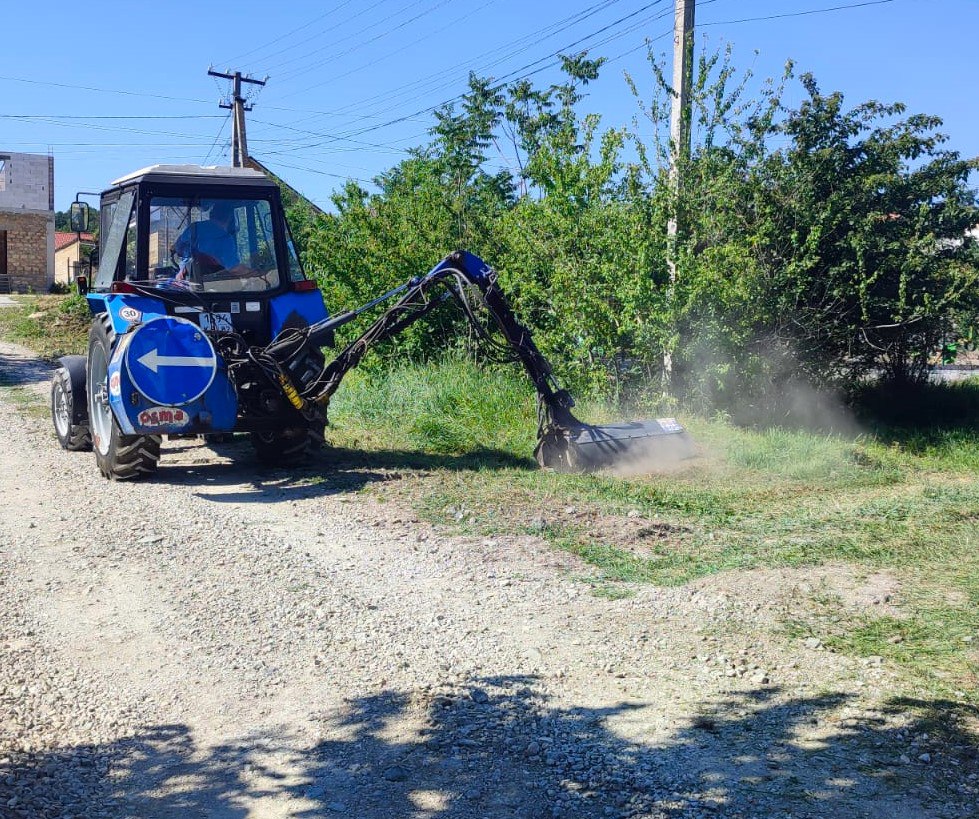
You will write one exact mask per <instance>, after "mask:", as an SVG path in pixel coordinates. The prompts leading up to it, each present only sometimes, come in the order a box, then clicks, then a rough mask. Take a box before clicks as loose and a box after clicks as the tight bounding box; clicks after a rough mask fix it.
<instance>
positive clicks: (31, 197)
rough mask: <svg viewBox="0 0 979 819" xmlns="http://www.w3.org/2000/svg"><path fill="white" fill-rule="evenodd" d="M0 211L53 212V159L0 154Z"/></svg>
mask: <svg viewBox="0 0 979 819" xmlns="http://www.w3.org/2000/svg"><path fill="white" fill-rule="evenodd" d="M0 163H3V168H2V170H0V210H54V185H53V184H52V182H53V179H52V177H53V173H54V158H53V157H50V156H43V155H41V154H15V153H5V152H4V151H2V150H0Z"/></svg>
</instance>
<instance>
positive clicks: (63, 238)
mask: <svg viewBox="0 0 979 819" xmlns="http://www.w3.org/2000/svg"><path fill="white" fill-rule="evenodd" d="M77 240H78V234H77V233H68V232H63V231H60V230H56V231H55V232H54V249H55V251H58V250H64V249H65V248H66V247H68V246H69V245H71V244H73V243H74V242H76V241H77ZM82 241H83V242H94V241H95V236H93V235H92V234H91V233H83V234H82Z"/></svg>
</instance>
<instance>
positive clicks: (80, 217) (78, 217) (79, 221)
mask: <svg viewBox="0 0 979 819" xmlns="http://www.w3.org/2000/svg"><path fill="white" fill-rule="evenodd" d="M88 221H89V207H88V203H87V202H72V203H71V229H72V230H73V231H75V233H84V232H85V231H87V230H88Z"/></svg>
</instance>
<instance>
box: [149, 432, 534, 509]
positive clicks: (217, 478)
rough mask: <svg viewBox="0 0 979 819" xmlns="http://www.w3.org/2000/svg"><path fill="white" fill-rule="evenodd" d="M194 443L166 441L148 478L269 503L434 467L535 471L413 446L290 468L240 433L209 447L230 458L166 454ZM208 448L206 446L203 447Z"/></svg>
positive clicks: (491, 453) (497, 457)
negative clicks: (260, 452) (184, 459)
mask: <svg viewBox="0 0 979 819" xmlns="http://www.w3.org/2000/svg"><path fill="white" fill-rule="evenodd" d="M196 448H199V447H197V446H196V445H187V444H181V443H178V444H177V445H176V446H174V445H171V444H168V445H167V447H166V449H165V450H164V457H163V459H162V460H161V461H160V466H159V469H158V471H157V472H156V473H155V474H154V475H152V476H151V477H149V478H147V479H146V480H147V482H148V483H149V482H151V483H157V484H165V485H175V486H200V487H202V491H201V492H198V493H197V494H198V495H199V496H200V497H203V498H206V499H208V500H212V501H216V502H219V503H242V502H261V503H264V502H267V501H269V500H275V499H282V498H289V499H296V500H298V499H301V498H315V497H322V496H325V495H335V494H343V493H347V492H356V491H357V490H359V489H362V488H363V487H365V486H368V485H370V484H374V483H379V482H383V481H390V480H395V479H397V478H399V477H402V474H401V473H403V472H408V471H410V472H412V473H414V474H416V475H423V474H425V473H426V472H429V471H434V470H449V471H453V472H463V471H469V472H478V471H480V470H483V469H520V470H527V471H531V470H536V469H538V466H537V463H536V462H535V461H534V460H533V458H529V457H528V458H520V457H517V456H515V455H513V454H512V453H509V452H506V451H503V450H497V449H488V448H479V449H474V450H473V451H472V452H467V453H464V454H460V455H439V454H430V453H424V452H415V451H411V450H369V451H368V450H365V451H360V450H355V449H346V448H343V447H331V446H327V447H324V449H323V450H322V451H321V452H320V453H318V454H317V455H316V457H315V458H313V459H312V460H311V462H310V463H308V464H304V465H302V466H298V467H292V468H272V467H268V466H263V465H262V464H261V463H259V462H258V460H257V459H256V457H255V454H254V452H253V451H252V448H251V446H250V445H249V443H248V441H247V439H246V437H245V436H243V435H239V436H235V439H234V440H233V441H231V442H228V443H215V444H212V445H210V449H213V450H214V452H215V453H217V454H218V455H219V456H222V457H225V458H229V459H230V461H231V462H230V463H229V462H218V463H215V462H213V461H211V462H208V461H205V460H204V459H203V458H202V462H201V463H174V462H172V460H170V458H169V457H168V456H171V455H174V454H184V455H186V454H188V453H192V452H193V450H194V449H196ZM204 451H205V452H206V450H204ZM241 484H249V486H250V488H249V489H247V490H245V491H237V492H236V491H230V492H213V493H212V492H207V491H205V490H206V489H208V488H211V489H219V488H222V487H235V486H239V485H241Z"/></svg>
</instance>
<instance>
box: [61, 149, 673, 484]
mask: <svg viewBox="0 0 979 819" xmlns="http://www.w3.org/2000/svg"><path fill="white" fill-rule="evenodd" d="M100 215H101V233H100V249H99V265H98V274H97V275H96V276H95V278H94V280H93V281H92V282H90V283H88V285H89V286H88V289H87V292H86V297H87V299H88V304H89V307H90V309H91V312H92V327H91V330H90V332H89V341H88V355H87V356H66V357H64V358H62V359H61V360H60V362H59V364H60V366H59V367H58V369H57V370H56V371H55V374H54V376H53V379H52V388H51V413H52V418H53V420H54V426H55V431H56V433H57V436H58V440H59V441H60V443H61V445H62V447H64V448H65V449H67V450H83V449H89V448H91V449H93V450H94V452H95V459H96V462H97V464H98V467H99V470H100V471H101V473H102V474H103V475H104V476H105V477H107V478H112V479H115V480H122V479H129V478H137V477H140V476H142V475H146V474H148V473H152V472H153V471H154V470H155V469H156V467H157V464H158V462H159V459H160V444H161V441H162V438H163V436H164V435H168V436H174V435H179V436H185V435H224V434H230V433H236V432H240V433H247V434H248V435H249V438H250V440H251V443H252V445H253V447H254V449H255V453H256V455H257V457H258V459H259V460H260V461H262V462H264V463H268V464H278V465H284V466H288V465H292V464H296V463H299V462H301V461H302V460H304V459H305V458H306V457H307V456H308V455H309V454H310V453H311V452H312V451H313V450H315V449H317V448H318V447H320V446H321V445H322V443H323V439H324V431H325V427H326V423H327V408H328V405H329V401H330V398H331V397H332V395H333V394H334V392H335V391H336V389H337V387H338V386H339V385H340V381H341V379H342V378H343V376H344V375H345V374H346V373H347V372H348V371H349V370H350V369H352V368H353V367H355V366H356V365H357V364H358V363H359V362H360V360H361V359H362V358H363V356H364V355H365V353H366V352H367V350H368V349H369V348H370V347H371V346H373V345H374V344H376V343H378V342H380V341H383V340H384V339H387V338H390V337H392V336H394V335H396V334H397V333H398V332H400V331H401V330H402V329H404V328H405V327H407V326H408V325H409V324H411V323H413V322H414V321H417V320H418V319H420V318H422V317H423V316H425V315H426V314H427V313H429V312H430V311H431V310H433V309H436V308H437V307H439V305H441V304H442V303H443V302H445V301H446V300H451V301H454V302H455V303H456V304H457V305H458V306H459V307H460V308H461V309H462V311H463V313H464V315H465V316H466V317H467V318H468V319H469V321H470V322H471V323H472V325H473V327H474V328H475V329H476V331H477V333H478V334H479V336H480V337H481V338H483V339H484V340H485V341H486V343H487V344H488V345H489V346H490V347H491V348H493V349H495V350H496V351H497V352H499V353H501V354H502V355H503V356H505V357H506V358H508V359H510V360H513V361H515V362H518V363H520V364H522V365H523V367H524V368H525V369H526V371H527V373H528V374H529V376H530V378H531V380H532V381H533V383H534V386H535V387H536V389H537V393H538V398H539V408H540V412H539V415H540V425H539V430H538V433H539V435H538V444H537V448H536V452H535V454H536V457H537V460H538V462H539V463H540V464H541V465H542V466H546V467H552V468H556V469H560V470H564V471H587V470H592V469H597V468H602V467H606V466H610V465H617V464H619V463H621V462H623V461H628V460H637V459H642V460H646V459H649V458H653V459H657V458H659V457H665V456H668V457H671V458H673V457H677V456H683V455H684V454H687V453H688V452H689V450H690V449H691V444H690V442H689V439H688V437H687V435H686V433H685V432H684V430H683V428H682V427H681V426H680V425H679V424H677V423H676V421H674V420H673V419H670V418H662V419H658V420H655V421H641V422H632V423H628V424H616V425H608V426H593V425H590V424H586V423H583V422H581V421H579V420H578V419H576V418H575V417H574V416H573V415H572V414H571V408H572V406H573V405H574V402H573V400H572V398H571V396H570V395H569V394H568V392H567V391H566V390H563V389H561V388H560V387H559V386H558V385H557V383H556V382H555V380H554V377H553V375H552V374H551V369H550V366H549V365H548V363H547V361H546V360H545V359H544V357H543V356H542V355H541V353H540V351H539V350H538V349H537V347H536V346H535V345H534V343H533V340H532V339H531V335H530V332H529V331H528V330H527V328H526V327H524V326H523V325H522V324H520V323H519V322H518V321H517V319H516V318H515V317H514V315H513V313H512V311H511V309H510V307H509V305H508V303H507V301H506V299H505V298H504V296H503V294H502V292H501V291H500V288H499V287H498V285H497V277H496V273H495V272H494V271H493V270H492V269H491V268H490V267H489V266H488V265H486V264H485V263H484V262H483V261H482V260H480V259H478V258H477V257H475V256H473V255H472V254H469V253H466V252H464V251H458V252H455V253H452V254H450V255H449V256H447V257H446V258H444V259H443V260H442V261H441V262H439V263H438V264H437V265H436V266H435V267H433V268H432V269H431V270H430V271H428V272H427V273H425V274H424V275H419V276H416V277H414V278H412V279H410V280H409V281H407V282H405V283H404V284H403V285H401V286H400V287H397V288H395V289H393V290H391V291H389V292H387V293H384V294H382V295H379V296H378V297H377V298H376V299H373V300H372V301H370V302H368V303H367V304H365V305H363V306H361V307H358V308H356V309H353V310H349V311H347V312H344V313H340V314H338V315H335V316H330V315H329V314H328V312H327V309H326V306H325V304H324V302H323V297H322V295H321V294H320V291H319V290H318V288H317V287H316V284H315V282H314V281H312V280H310V279H307V278H306V276H305V274H304V272H303V269H302V266H301V265H300V262H299V258H298V255H297V253H296V249H295V246H294V244H293V241H292V238H291V236H290V233H289V228H288V225H287V223H286V219H285V216H284V214H283V210H282V203H281V201H280V197H279V188H278V186H277V185H276V184H275V183H273V182H272V181H271V180H269V179H268V178H267V177H266V176H264V175H263V174H261V173H259V172H258V171H254V170H251V169H246V168H205V167H197V166H188V165H157V166H153V167H151V168H146V169H144V170H140V171H137V172H135V173H132V174H130V175H128V176H125V177H122V178H121V179H118V180H116V181H115V182H114V183H113V184H112V186H111V187H110V188H109V189H108V190H106V191H104V192H103V193H102V195H101V203H100ZM385 303H388V306H387V307H386V309H381V310H379V315H378V316H377V317H376V318H375V320H374V321H373V322H372V323H371V324H370V326H369V327H367V329H366V330H365V331H364V332H363V333H361V334H360V335H359V336H358V337H357V338H356V339H355V340H354V341H352V342H351V343H349V344H347V345H346V346H345V347H344V348H343V349H341V350H339V351H338V352H337V353H336V354H335V355H334V356H333V357H332V359H331V360H327V357H326V356H324V353H323V350H324V348H328V347H332V346H333V335H334V331H335V330H336V329H337V328H338V327H340V326H342V325H344V324H346V323H348V322H350V321H352V320H353V319H355V318H357V317H358V316H360V315H361V314H363V313H364V312H366V311H369V310H375V309H378V308H379V306H380V305H382V304H385Z"/></svg>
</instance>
